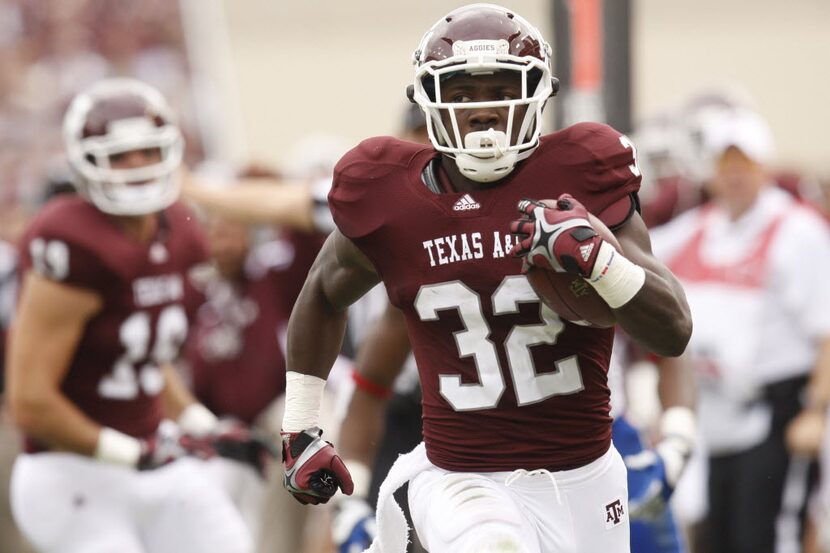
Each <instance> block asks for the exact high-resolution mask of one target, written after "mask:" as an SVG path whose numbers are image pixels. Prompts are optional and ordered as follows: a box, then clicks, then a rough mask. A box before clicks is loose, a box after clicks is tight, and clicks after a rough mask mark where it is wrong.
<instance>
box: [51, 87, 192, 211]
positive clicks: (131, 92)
mask: <svg viewBox="0 0 830 553" xmlns="http://www.w3.org/2000/svg"><path fill="white" fill-rule="evenodd" d="M63 135H64V141H65V143H66V153H67V157H68V160H69V164H70V166H71V167H72V169H73V171H74V172H75V174H76V175H75V186H76V188H77V189H78V192H79V193H80V194H81V195H82V196H84V197H85V198H86V199H88V200H89V201H90V202H92V203H93V204H95V206H96V207H97V208H98V209H100V210H101V211H103V212H105V213H109V214H112V215H143V214H147V213H154V212H156V211H161V210H163V209H164V208H166V207H168V206H169V205H170V204H172V203H173V202H174V201H175V200H176V198H177V197H178V195H179V179H178V175H177V173H176V170H177V169H178V167H179V165H180V164H181V161H182V154H183V150H184V140H183V139H182V135H181V132H180V131H179V128H178V126H176V123H175V122H174V118H173V114H172V110H171V109H170V106H169V105H168V104H167V102H166V101H165V99H164V97H163V96H162V95H161V94H160V93H159V92H158V91H157V90H156V89H154V88H152V87H151V86H149V85H147V84H145V83H143V82H140V81H137V80H134V79H125V78H117V79H106V80H103V81H100V82H98V83H96V84H95V85H93V86H92V87H90V88H89V89H87V90H86V91H84V92H82V93H80V94H78V95H77V96H76V97H75V98H74V99H73V100H72V103H71V104H70V106H69V109H68V110H67V112H66V116H65V117H64V122H63ZM149 148H158V150H159V151H160V153H161V160H160V161H159V162H158V163H154V164H152V165H146V166H144V167H138V168H133V169H114V168H112V167H111V165H110V156H112V155H116V154H120V153H124V152H130V151H134V150H144V149H149Z"/></svg>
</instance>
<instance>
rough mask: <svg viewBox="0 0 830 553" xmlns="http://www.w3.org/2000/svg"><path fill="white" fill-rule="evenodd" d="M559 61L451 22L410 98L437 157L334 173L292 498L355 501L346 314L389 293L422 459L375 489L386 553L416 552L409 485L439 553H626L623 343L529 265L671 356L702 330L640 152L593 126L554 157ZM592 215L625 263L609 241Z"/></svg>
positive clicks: (361, 159)
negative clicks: (654, 238)
mask: <svg viewBox="0 0 830 553" xmlns="http://www.w3.org/2000/svg"><path fill="white" fill-rule="evenodd" d="M550 53H551V52H550V47H549V46H548V44H547V42H545V40H544V39H543V38H542V36H541V35H540V33H539V32H538V31H537V30H536V29H535V28H534V27H533V26H531V25H530V24H529V23H528V22H526V21H525V20H524V19H522V18H521V17H519V16H518V15H517V14H515V13H513V12H511V11H509V10H507V9H505V8H502V7H499V6H494V5H489V4H473V5H470V6H465V7H462V8H459V9H457V10H455V11H453V12H451V13H449V14H448V15H447V16H445V17H443V18H441V19H440V20H439V21H438V22H437V23H436V24H435V25H434V26H433V27H432V28H431V29H430V30H429V31H428V32H427V33H426V35H425V36H424V38H423V40H422V42H421V44H420V46H419V47H418V49H417V50H416V53H415V56H414V59H415V64H416V70H415V80H414V85H413V87H412V88H411V89H410V94H411V97H412V99H413V100H414V101H415V102H417V103H418V104H419V105H421V107H422V108H423V109H424V110H425V112H426V113H427V117H428V125H429V134H430V140H431V142H432V146H433V147H428V146H423V145H418V144H414V143H408V142H403V141H400V140H397V139H393V138H389V137H382V138H372V139H369V140H366V141H364V142H363V143H361V144H360V145H359V146H357V147H356V148H355V149H353V150H352V151H351V152H349V153H348V154H346V155H345V156H344V157H343V159H341V161H340V162H339V163H338V165H337V167H336V169H335V176H334V184H333V187H332V191H331V193H330V195H329V203H330V207H331V210H332V213H333V216H334V220H335V222H336V223H337V226H338V230H336V231H334V232H333V233H332V235H331V236H330V237H329V239H328V240H327V242H326V244H325V245H324V247H323V249H322V250H321V252H320V254H319V256H318V257H317V260H316V262H315V264H314V266H313V267H312V269H311V271H310V273H309V277H308V279H307V281H306V284H305V286H304V288H303V291H302V293H301V294H300V297H299V298H298V300H297V303H296V305H295V308H294V311H293V313H292V316H291V322H290V326H289V332H288V360H287V362H288V371H289V372H288V373H287V391H286V395H287V397H286V403H287V406H286V414H285V418H284V420H283V450H284V459H285V467H286V473H285V485H286V487H287V489H288V490H289V491H290V492H291V493H292V494H293V495H294V496H295V497H296V498H297V499H298V500H299V501H301V502H305V503H320V502H325V501H327V500H328V499H329V498H330V497H331V496H332V495H333V494H334V493H335V492H336V490H337V488H339V489H341V490H342V491H343V492H344V493H345V494H347V495H348V494H351V493H352V491H353V490H354V483H353V481H352V477H351V475H350V474H349V471H348V470H347V469H346V467H345V465H344V464H343V462H342V460H341V458H340V457H339V455H338V454H337V453H336V451H335V450H334V448H333V446H332V445H331V444H329V443H327V442H325V441H324V440H323V438H322V437H321V430H320V428H318V412H319V408H320V400H321V396H322V391H323V386H324V383H325V380H324V379H325V378H326V375H327V374H328V371H329V367H330V366H331V364H332V362H333V361H334V359H335V356H336V354H337V351H338V350H339V347H340V342H341V339H342V336H343V332H344V326H345V321H346V309H347V307H348V305H349V304H351V303H352V302H354V301H355V300H356V299H357V298H359V297H360V296H361V295H362V294H363V293H364V292H366V291H367V290H368V289H369V288H371V287H372V286H374V285H375V284H376V283H377V282H378V281H380V280H382V281H383V282H384V283H385V285H386V288H387V292H388V295H389V298H390V300H391V302H392V303H393V304H394V305H395V306H397V307H399V308H400V309H401V310H402V311H403V312H404V315H405V317H406V324H407V328H408V330H409V335H410V336H409V337H410V341H411V343H412V348H413V351H414V354H415V358H416V361H417V364H418V370H419V373H420V380H421V386H422V390H423V400H422V401H423V421H424V444H423V445H419V446H418V447H417V448H416V449H415V450H414V451H413V452H411V453H410V454H407V455H405V456H402V457H401V458H399V460H398V461H397V462H396V464H395V466H394V467H393V468H392V470H391V471H390V473H389V475H388V477H387V479H386V481H385V482H384V484H383V485H382V486H381V490H380V499H379V506H380V508H379V511H378V515H377V519H378V538H377V539H376V540H375V542H374V544H373V547H372V549H371V550H372V551H383V552H384V553H399V552H402V551H404V550H405V548H406V542H407V531H406V530H407V529H406V524H405V521H404V520H403V515H402V513H401V512H400V509H398V508H396V505H395V504H394V502H393V501H392V500H391V494H392V492H393V491H394V490H395V489H396V488H397V487H399V485H401V484H402V483H404V482H406V481H409V482H410V488H409V503H410V507H411V511H412V516H413V521H414V525H415V529H416V531H417V534H418V537H419V538H420V541H421V543H422V544H423V545H424V546H425V547H426V549H427V550H429V551H430V552H431V553H445V552H452V553H472V552H481V551H503V552H507V551H511V552H524V553H541V552H549V551H563V550H564V551H577V550H578V551H606V552H627V551H629V525H628V520H629V519H628V505H627V500H626V498H627V489H626V473H625V466H624V464H623V461H622V459H621V458H620V456H619V454H618V453H617V452H616V450H615V449H614V448H613V447H612V446H611V418H610V416H609V397H608V396H609V393H608V386H607V382H606V372H607V369H608V360H609V356H610V352H611V345H612V341H613V330H612V329H598V328H591V327H585V326H579V325H575V324H572V323H569V322H565V321H563V320H561V319H560V318H559V317H558V316H557V315H556V314H555V313H554V312H552V311H550V310H549V309H547V308H545V307H544V306H543V304H541V303H540V301H539V298H538V297H537V296H536V294H535V293H534V291H533V289H532V288H531V287H530V285H529V284H528V282H527V280H526V279H525V277H524V276H523V274H522V268H523V263H528V264H540V265H543V266H545V267H546V268H550V269H551V270H554V268H555V270H562V271H570V272H573V273H575V274H578V275H580V276H581V277H584V278H585V279H586V281H587V282H588V283H589V284H590V285H591V286H593V287H594V289H595V290H596V291H597V293H598V294H599V295H600V296H601V297H602V298H604V300H605V301H606V302H607V303H608V304H609V306H610V307H611V308H612V309H613V312H614V314H615V316H616V319H617V321H618V323H619V324H620V325H621V326H622V327H623V328H624V329H625V330H626V331H627V332H628V333H629V334H630V335H631V336H632V337H633V338H635V339H636V340H638V341H639V342H640V343H641V344H642V345H643V346H644V347H646V348H647V349H649V350H652V351H655V352H657V353H658V354H661V355H667V356H674V355H678V354H680V353H681V352H682V351H683V350H684V348H685V345H686V343H687V341H688V339H689V336H690V333H691V319H690V315H689V310H688V306H687V305H686V302H685V299H684V297H683V292H682V289H681V288H680V286H679V284H678V283H677V281H676V280H675V279H674V277H673V276H672V274H671V273H670V272H669V271H668V270H667V269H666V268H665V266H664V265H662V264H661V263H659V262H658V261H657V260H656V259H655V258H654V257H653V256H652V255H651V252H650V247H649V242H648V234H647V232H646V230H645V226H644V225H643V222H642V219H641V218H640V216H639V215H638V213H637V209H636V208H637V200H636V192H637V189H638V187H639V182H640V170H639V168H638V166H637V163H636V158H635V150H634V147H633V145H632V143H631V142H630V141H629V140H628V138H627V137H625V136H623V135H621V134H619V133H617V132H616V131H614V130H613V129H610V128H609V127H606V126H604V125H599V124H592V123H583V124H578V125H575V126H573V127H569V128H567V129H565V130H562V131H560V132H557V133H554V134H550V135H547V136H544V137H542V136H541V129H540V127H539V125H540V123H541V114H542V108H543V107H544V105H545V103H546V102H547V100H548V99H549V98H550V96H551V95H552V94H553V93H554V92H555V90H556V88H557V81H556V80H555V79H553V78H552V76H551V69H550ZM436 150H437V151H436ZM568 194H570V195H568ZM526 198H531V199H534V198H536V199H538V198H555V199H558V201H554V202H552V204H551V205H553V207H547V206H544V205H541V204H539V203H537V202H535V201H532V200H526ZM517 205H518V206H520V209H521V214H520V215H521V217H520V218H519V219H517V220H515V221H514V222H513V223H512V224H511V223H510V221H511V219H515V217H516V206H517ZM589 211H590V212H591V213H594V214H595V215H596V216H598V217H599V218H600V219H601V220H603V221H604V222H605V223H606V225H607V226H609V227H610V228H611V229H613V230H614V231H615V234H616V237H617V239H618V240H619V242H620V244H621V245H622V249H623V251H624V252H625V255H623V254H622V253H621V252H618V251H615V250H614V248H613V247H612V246H610V245H609V244H608V243H606V242H604V241H602V239H601V238H599V236H598V235H597V233H596V232H595V230H594V229H593V228H592V227H591V225H590V223H589V222H588V220H587V217H588V212H589ZM515 234H518V235H519V236H518V238H514V235H515Z"/></svg>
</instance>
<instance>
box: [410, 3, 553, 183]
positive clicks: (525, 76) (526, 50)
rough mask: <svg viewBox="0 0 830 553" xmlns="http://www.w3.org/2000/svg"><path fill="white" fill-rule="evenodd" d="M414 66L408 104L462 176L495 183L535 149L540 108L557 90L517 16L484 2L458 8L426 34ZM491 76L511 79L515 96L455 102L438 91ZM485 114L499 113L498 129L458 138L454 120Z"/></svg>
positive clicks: (535, 35)
mask: <svg viewBox="0 0 830 553" xmlns="http://www.w3.org/2000/svg"><path fill="white" fill-rule="evenodd" d="M414 63H415V66H416V69H415V79H414V86H413V91H412V92H413V94H412V100H413V101H414V102H416V103H417V104H418V105H420V106H421V108H422V109H423V110H424V112H425V114H426V115H427V130H428V132H429V137H430V141H431V142H432V144H433V146H434V147H435V148H436V150H438V151H439V152H441V153H443V154H445V155H448V156H450V157H453V158H454V159H455V160H456V163H457V165H458V167H459V169H460V170H461V173H462V174H463V175H464V176H466V177H467V178H470V179H471V180H474V181H478V182H492V181H494V180H498V179H500V178H502V177H504V176H506V175H507V174H509V173H510V172H511V171H512V170H513V168H514V166H515V164H516V163H517V162H518V161H520V160H522V159H525V158H527V157H528V156H529V155H530V154H531V153H532V152H533V151H534V149H535V148H536V147H537V146H538V144H539V137H540V135H541V128H540V123H541V117H542V110H543V108H544V105H545V102H546V101H547V99H548V98H549V97H550V96H551V95H553V94H554V93H555V90H554V86H553V79H552V77H551V69H550V46H549V45H548V44H547V42H545V41H544V39H543V38H542V36H541V34H540V33H539V31H538V30H536V29H535V28H534V27H533V26H531V25H530V24H529V23H527V22H526V21H524V20H523V19H522V18H520V17H519V16H517V15H515V14H513V13H511V12H509V11H508V10H506V9H505V8H501V7H499V6H494V5H490V4H473V5H471V6H465V7H463V8H459V9H458V10H455V11H453V12H451V13H450V14H449V15H447V16H446V17H444V18H442V19H441V20H439V21H438V23H436V24H435V25H434V26H433V27H432V29H430V31H428V32H427V34H426V35H425V36H424V38H423V39H422V40H421V44H420V46H419V48H418V50H416V52H415V54H414ZM497 72H498V73H502V72H510V73H513V74H515V75H516V76H517V79H516V82H518V83H520V84H519V87H520V90H521V93H520V94H519V95H518V97H516V98H507V99H495V100H488V101H471V102H453V101H452V98H448V97H447V95H446V94H445V93H444V88H445V86H446V83H447V82H448V81H449V80H450V79H452V78H453V77H454V76H457V75H462V74H463V75H469V76H471V77H473V78H482V79H484V78H489V77H490V76H491V75H493V74H495V73H497ZM486 109H491V110H501V113H504V114H505V116H504V119H505V122H506V125H505V128H504V130H500V129H488V130H482V131H475V132H468V133H467V134H466V135H462V128H461V126H460V125H459V119H460V118H463V117H464V116H465V115H467V114H469V113H470V111H471V110H486ZM465 112H466V113H465Z"/></svg>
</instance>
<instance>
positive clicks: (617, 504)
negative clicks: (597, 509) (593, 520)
mask: <svg viewBox="0 0 830 553" xmlns="http://www.w3.org/2000/svg"><path fill="white" fill-rule="evenodd" d="M624 518H625V510H624V508H623V503H622V500H621V499H615V500H614V501H612V502H611V503H609V504H608V505H606V506H605V528H613V527H614V526H616V525H618V524H619V523H620V522H622V521H623V519H624Z"/></svg>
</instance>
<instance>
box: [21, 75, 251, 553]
mask: <svg viewBox="0 0 830 553" xmlns="http://www.w3.org/2000/svg"><path fill="white" fill-rule="evenodd" d="M64 138H65V143H66V149H67V155H68V159H69V162H70V164H71V166H72V169H73V170H74V172H75V173H76V179H75V183H76V186H77V188H78V191H79V193H80V197H60V198H57V199H55V200H53V201H52V202H50V203H49V204H47V205H46V206H45V207H44V208H43V210H42V211H41V212H40V213H39V214H38V215H37V217H36V218H35V220H34V221H33V222H32V224H31V225H30V226H29V228H28V230H27V231H26V233H25V235H24V239H23V241H22V244H21V249H20V254H21V265H22V274H23V276H22V283H21V292H20V300H19V305H18V310H17V314H16V318H15V321H14V324H13V327H12V329H11V330H10V343H9V350H8V363H7V368H8V377H9V379H8V394H9V400H10V406H11V411H12V413H13V416H14V417H15V419H16V421H17V423H18V425H19V426H20V427H21V428H22V430H23V431H24V432H25V434H26V436H27V440H26V442H27V443H26V453H25V454H22V455H21V456H20V457H19V458H18V459H17V461H16V463H15V467H14V471H13V476H12V492H11V495H12V498H11V500H12V505H13V510H14V515H15V518H16V520H17V522H18V524H19V526H20V527H21V529H22V530H23V532H24V533H25V534H26V536H27V537H28V538H29V539H30V540H31V542H32V543H33V544H34V545H35V546H36V548H37V549H38V550H40V551H45V552H80V551H84V552H93V551H120V552H135V553H139V552H143V551H160V552H165V551H169V552H174V551H175V552H181V551H207V552H210V551H215V552H217V553H219V552H222V553H227V552H229V551H230V552H240V553H241V552H247V551H251V548H252V543H251V538H250V536H249V535H248V532H247V529H246V528H245V526H244V524H243V522H242V520H241V519H240V516H239V514H238V512H237V511H236V510H235V509H234V508H233V506H232V505H231V503H230V501H229V500H228V499H227V498H226V496H224V495H223V494H222V493H221V492H220V490H219V488H218V487H217V486H215V485H213V484H212V483H211V482H210V480H209V479H208V478H207V477H206V476H205V474H204V466H203V462H202V461H201V460H199V459H198V457H205V456H210V455H212V454H213V452H214V447H213V444H212V442H211V441H210V440H208V439H206V438H204V437H199V436H205V435H208V434H210V433H211V432H213V429H214V428H215V423H216V418H215V417H214V415H213V414H212V413H211V412H210V411H209V410H207V409H206V408H205V407H204V406H203V405H201V404H199V403H197V402H196V401H195V400H194V399H193V397H192V395H191V394H190V393H189V392H188V391H187V389H186V388H185V386H184V385H183V383H182V381H181V380H180V378H179V377H178V376H177V374H176V372H175V370H174V369H173V367H172V365H171V363H172V362H173V361H174V360H175V359H176V357H177V355H178V352H179V347H180V346H181V344H182V342H183V341H184V339H185V337H186V335H187V332H188V321H189V313H190V311H191V307H192V305H191V304H190V302H191V301H192V299H193V297H194V295H193V289H192V287H191V285H190V281H189V277H190V275H191V273H192V272H193V271H194V270H195V269H197V267H198V266H199V265H200V264H201V263H203V261H204V259H205V257H206V256H205V248H204V244H203V238H202V236H201V234H200V230H199V229H198V228H197V226H196V222H195V220H194V218H193V217H192V216H191V214H190V212H189V211H187V210H186V209H185V208H184V207H182V206H181V205H180V204H178V203H176V198H177V196H178V184H177V178H176V174H175V173H176V170H177V168H178V167H179V164H180V162H181V159H182V149H183V141H182V136H181V133H180V131H179V129H178V127H177V126H176V124H175V123H174V121H173V116H172V114H171V112H170V108H169V107H168V105H167V103H166V102H165V100H164V99H163V98H162V96H161V95H160V94H159V93H158V92H157V91H156V90H154V89H152V88H150V87H148V86H147V85H145V84H143V83H141V82H137V81H134V80H129V79H112V80H105V81H102V82H99V83H97V84H95V85H93V86H92V87H91V88H90V89H89V90H87V91H85V92H83V93H81V94H79V95H78V96H77V97H76V98H75V99H74V100H73V101H72V103H71V105H70V106H69V109H68V111H67V113H66V116H65V119H64ZM164 417H167V418H169V419H170V420H163V418H164ZM174 420H175V421H177V423H178V424H176V423H174V422H172V421H174Z"/></svg>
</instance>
